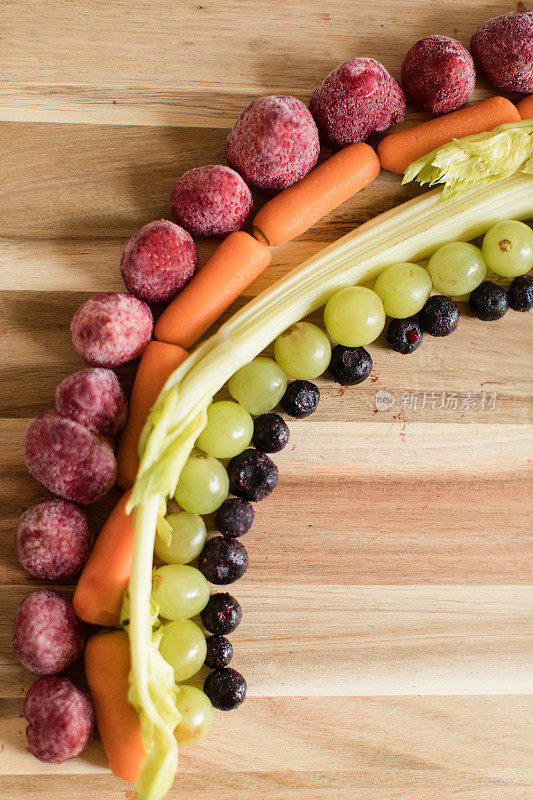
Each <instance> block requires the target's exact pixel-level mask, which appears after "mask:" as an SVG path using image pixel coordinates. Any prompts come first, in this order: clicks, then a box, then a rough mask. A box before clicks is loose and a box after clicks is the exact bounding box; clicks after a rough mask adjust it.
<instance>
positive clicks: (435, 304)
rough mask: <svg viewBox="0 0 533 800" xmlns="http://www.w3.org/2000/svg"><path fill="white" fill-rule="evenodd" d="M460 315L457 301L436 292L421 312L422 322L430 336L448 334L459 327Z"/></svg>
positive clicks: (423, 328)
mask: <svg viewBox="0 0 533 800" xmlns="http://www.w3.org/2000/svg"><path fill="white" fill-rule="evenodd" d="M459 316H460V313H459V307H458V306H457V303H454V302H453V300H451V299H450V298H449V297H445V296H444V295H443V294H435V295H433V297H430V298H429V300H428V301H427V303H426V305H425V306H424V308H423V309H422V311H421V312H420V324H421V326H422V330H424V331H425V332H426V333H429V335H430V336H448V335H449V334H450V333H453V332H454V330H455V329H456V328H457V325H458V324H459Z"/></svg>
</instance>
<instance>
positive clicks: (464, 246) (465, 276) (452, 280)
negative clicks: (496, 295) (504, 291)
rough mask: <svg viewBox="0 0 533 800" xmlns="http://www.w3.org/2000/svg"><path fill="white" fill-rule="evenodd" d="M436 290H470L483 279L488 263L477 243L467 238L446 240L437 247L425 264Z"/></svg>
mask: <svg viewBox="0 0 533 800" xmlns="http://www.w3.org/2000/svg"><path fill="white" fill-rule="evenodd" d="M428 270H429V274H430V275H431V280H432V281H433V286H434V288H435V291H437V292H440V293H441V294H447V295H451V296H452V297H456V296H457V295H462V294H470V292H472V291H473V290H474V289H475V288H476V287H477V286H479V284H480V283H482V281H483V280H484V279H485V275H486V274H487V265H486V264H485V259H484V258H483V253H482V252H481V250H480V249H479V247H475V246H474V245H473V244H468V242H449V244H443V245H442V247H439V249H438V250H436V251H435V252H434V253H433V255H432V256H431V258H430V259H429V264H428Z"/></svg>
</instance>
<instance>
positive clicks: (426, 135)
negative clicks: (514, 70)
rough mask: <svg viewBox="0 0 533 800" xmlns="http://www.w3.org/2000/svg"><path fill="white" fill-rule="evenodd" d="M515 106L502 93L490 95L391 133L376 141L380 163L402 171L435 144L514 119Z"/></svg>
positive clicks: (513, 120) (494, 126)
mask: <svg viewBox="0 0 533 800" xmlns="http://www.w3.org/2000/svg"><path fill="white" fill-rule="evenodd" d="M519 120H520V114H519V113H518V111H517V109H516V106H514V105H513V104H512V103H511V101H510V100H506V98H505V97H490V98H489V99H488V100H482V101H481V102H480V103H474V104H473V105H471V106H465V108H460V109H459V111H452V113H451V114H444V115H443V116H442V117H435V118H434V119H430V120H428V121H427V122H422V123H421V124H420V125H415V126H414V127H412V128H406V129H405V130H403V131H398V132H397V133H391V134H389V135H388V136H385V138H384V139H383V140H382V141H381V142H380V143H379V145H378V156H379V160H380V161H381V166H382V167H383V168H384V169H388V170H390V171H391V172H397V173H401V172H405V170H406V169H407V167H408V166H409V164H412V163H413V161H416V160H417V159H419V158H421V157H422V156H425V155H426V154H427V153H430V152H431V151H432V150H435V149H436V148H437V147H440V146H441V145H443V144H447V143H448V142H451V141H452V139H460V138H461V137H463V136H470V135H471V134H474V133H483V131H491V130H492V129H493V128H496V127H497V126H498V125H503V123H505V122H518V121H519Z"/></svg>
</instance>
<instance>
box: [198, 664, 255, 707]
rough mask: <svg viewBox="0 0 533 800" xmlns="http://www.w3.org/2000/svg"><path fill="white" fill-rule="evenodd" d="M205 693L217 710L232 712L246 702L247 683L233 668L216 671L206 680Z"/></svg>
mask: <svg viewBox="0 0 533 800" xmlns="http://www.w3.org/2000/svg"><path fill="white" fill-rule="evenodd" d="M204 692H205V693H206V695H207V696H208V697H209V699H210V700H211V702H212V704H213V706H214V707H215V708H219V709H220V710H221V711H230V710H231V709H232V708H237V706H240V704H241V703H242V702H243V701H244V698H245V697H246V681H245V680H244V678H243V676H242V675H241V673H240V672H237V670H236V669H232V668H231V667H224V669H216V670H215V671H214V672H211V673H210V674H209V675H208V676H207V678H206V679H205V682H204Z"/></svg>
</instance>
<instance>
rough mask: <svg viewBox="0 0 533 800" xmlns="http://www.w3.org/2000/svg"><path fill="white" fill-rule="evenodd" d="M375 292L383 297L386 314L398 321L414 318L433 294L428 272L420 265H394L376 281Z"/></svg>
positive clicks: (404, 263) (403, 263)
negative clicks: (431, 293)
mask: <svg viewBox="0 0 533 800" xmlns="http://www.w3.org/2000/svg"><path fill="white" fill-rule="evenodd" d="M374 291H375V292H376V294H378V295H379V296H380V297H381V302H382V303H383V308H384V309H385V314H388V315H389V317H394V318H396V319H403V318H405V317H412V316H413V314H417V313H418V312H419V311H420V309H421V308H423V307H424V305H425V303H426V300H427V299H428V297H429V293H430V292H431V278H430V277H429V274H428V271H427V270H425V269H424V268H423V267H419V266H418V264H408V263H406V262H402V263H401V264H393V266H392V267H387V269H386V270H384V271H383V272H382V273H381V275H379V276H378V279H377V280H376V283H375V286H374Z"/></svg>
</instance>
